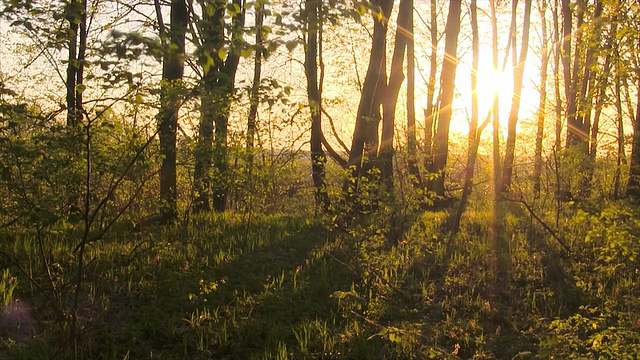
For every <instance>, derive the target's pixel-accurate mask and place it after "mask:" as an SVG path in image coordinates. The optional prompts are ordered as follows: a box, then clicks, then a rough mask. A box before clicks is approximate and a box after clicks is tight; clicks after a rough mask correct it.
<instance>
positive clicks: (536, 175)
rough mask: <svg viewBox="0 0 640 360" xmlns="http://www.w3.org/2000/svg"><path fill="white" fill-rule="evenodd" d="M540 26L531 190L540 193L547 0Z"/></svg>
mask: <svg viewBox="0 0 640 360" xmlns="http://www.w3.org/2000/svg"><path fill="white" fill-rule="evenodd" d="M540 21H541V28H542V49H541V52H542V59H541V60H540V102H539V104H538V124H537V131H536V148H535V155H534V165H533V192H534V195H535V196H536V197H538V196H539V195H540V176H541V175H542V140H543V139H544V120H545V117H546V115H547V67H548V63H549V48H548V47H547V41H548V39H547V0H542V4H541V8H540Z"/></svg>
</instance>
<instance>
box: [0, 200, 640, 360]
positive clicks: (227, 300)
mask: <svg viewBox="0 0 640 360" xmlns="http://www.w3.org/2000/svg"><path fill="white" fill-rule="evenodd" d="M476 206H477V207H478V208H471V209H470V210H469V211H468V213H467V215H466V218H465V221H464V222H463V224H462V229H461V232H460V234H459V235H458V236H456V237H455V238H452V240H450V238H448V237H447V236H445V235H443V234H442V233H441V231H440V229H439V226H440V224H442V223H443V221H444V220H445V219H446V216H447V213H446V212H426V213H424V214H420V215H415V216H413V217H412V218H411V219H405V225H406V228H404V229H403V231H402V236H401V238H400V241H399V242H398V244H395V245H391V244H390V243H389V241H388V237H389V220H388V216H387V215H388V214H386V215H385V214H371V215H368V216H363V217H362V218H361V219H356V221H355V222H354V223H353V224H352V225H351V226H350V227H349V228H348V229H336V228H334V227H333V226H332V225H330V224H331V222H330V221H327V220H324V219H321V218H318V217H314V216H312V215H297V216H290V215H270V216H262V215H260V216H259V215H253V216H249V215H247V214H245V215H233V214H224V215H216V216H213V215H211V216H207V217H199V218H197V219H195V220H192V221H191V222H190V223H189V225H188V226H176V227H173V228H170V229H159V228H154V227H149V228H146V229H145V228H143V229H141V231H138V232H133V231H131V230H127V229H125V228H124V227H123V229H120V230H118V231H114V232H112V233H110V234H109V236H108V237H107V238H105V239H103V240H101V241H98V242H95V243H92V244H90V246H89V247H88V248H87V252H88V253H87V255H86V260H87V264H86V267H85V269H84V275H83V282H82V285H81V287H80V292H79V304H78V324H79V325H80V326H81V327H80V329H81V330H80V331H79V334H80V337H79V338H78V339H79V341H78V342H77V344H78V347H77V353H76V354H78V357H79V358H86V359H88V358H92V359H93V358H95V359H98V358H100V359H424V358H434V359H549V358H553V359H565V358H581V359H600V358H602V359H623V358H628V359H636V358H639V355H640V284H639V282H638V274H639V270H640V265H638V261H637V256H638V255H640V241H639V240H638V239H639V236H640V216H638V213H637V210H635V209H634V207H632V206H630V205H628V204H624V203H612V204H608V205H606V206H603V207H602V208H601V209H598V210H597V211H593V212H588V211H583V210H581V209H578V208H577V207H575V206H573V205H567V208H566V209H563V217H562V219H561V220H560V222H558V223H557V224H553V223H552V221H551V219H547V220H549V221H550V224H551V225H550V226H552V227H553V228H554V229H562V231H558V232H557V233H556V234H554V236H557V237H558V238H560V239H562V240H563V241H564V242H565V243H566V244H567V245H568V246H569V247H570V249H571V253H566V251H564V250H563V248H562V246H560V245H559V244H558V241H557V239H556V238H555V237H554V236H552V235H550V234H549V233H548V231H546V230H545V229H543V228H542V227H541V226H540V224H539V223H537V222H536V220H534V219H533V218H532V217H531V216H530V214H528V213H527V212H525V211H524V210H523V209H522V208H521V207H519V206H518V205H517V204H510V205H508V206H507V208H506V212H505V215H504V216H505V217H504V222H503V225H502V226H501V227H500V228H499V231H500V233H499V234H496V229H495V228H493V227H492V225H491V224H492V219H491V217H492V212H490V211H486V210H479V208H484V207H483V206H482V205H481V204H479V205H476ZM550 216H551V215H549V217H550ZM556 225H557V227H556ZM585 225H587V226H585ZM72 233H73V232H72V231H66V232H65V231H57V232H53V231H52V232H50V233H47V234H40V235H37V236H36V235H34V234H32V233H30V232H28V231H25V232H24V233H18V234H16V233H15V232H14V233H11V234H9V233H6V234H3V236H4V239H3V242H2V244H1V245H0V249H1V250H2V254H5V255H7V254H10V256H11V259H12V261H14V262H9V261H5V260H7V259H8V257H7V256H4V257H2V260H1V261H2V263H1V264H2V265H3V267H6V268H7V269H8V270H6V271H5V272H4V276H3V278H2V279H1V282H0V295H2V297H1V298H0V299H1V300H3V301H4V303H5V304H8V305H7V306H5V308H4V310H3V313H2V316H1V317H0V335H1V336H2V337H1V339H2V340H1V342H0V356H1V357H2V358H3V359H41V358H42V359H48V358H67V357H68V356H69V354H70V351H71V350H70V348H71V345H70V342H69V340H68V339H69V334H70V331H72V330H71V329H70V327H69V321H68V320H67V321H64V320H60V319H59V318H56V315H55V311H54V308H55V306H53V305H51V303H50V300H51V298H52V297H53V295H52V294H57V295H58V297H57V298H55V300H54V302H53V303H55V304H65V303H71V300H72V299H73V297H74V295H75V288H74V287H73V286H72V285H69V284H70V283H71V284H73V279H74V276H75V274H76V273H75V272H74V269H76V268H77V264H76V263H74V261H73V256H71V254H72V252H71V251H72V247H71V248H70V246H69V236H71V235H70V234H72ZM500 243H502V244H506V245H505V246H506V247H504V248H500V245H499V244H500ZM39 244H43V246H44V247H43V249H44V250H45V251H44V253H45V256H44V257H38V256H37V254H38V253H39V249H40V246H39ZM43 259H46V260H47V261H46V264H47V266H44V265H45V263H44V262H43ZM18 266H20V268H21V269H22V270H24V271H25V272H24V273H21V272H20V271H19V270H18V269H19V268H18ZM45 269H48V270H49V271H48V272H47V271H45ZM29 278H31V280H29ZM36 284H44V285H36ZM38 286H42V287H43V289H38ZM49 287H51V289H49ZM18 303H19V304H22V305H21V306H22V307H21V308H20V307H18V306H16V305H15V304H18ZM12 304H13V305H12ZM61 308H62V306H61ZM18 315H19V316H18ZM20 316H23V317H24V318H20Z"/></svg>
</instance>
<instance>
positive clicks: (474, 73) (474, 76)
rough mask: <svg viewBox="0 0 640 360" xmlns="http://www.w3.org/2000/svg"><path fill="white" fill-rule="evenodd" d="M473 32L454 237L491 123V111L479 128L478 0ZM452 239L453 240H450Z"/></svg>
mask: <svg viewBox="0 0 640 360" xmlns="http://www.w3.org/2000/svg"><path fill="white" fill-rule="evenodd" d="M471 34H472V40H471V42H472V45H471V48H472V53H473V64H472V70H471V122H470V124H469V144H468V146H469V150H468V155H467V166H466V168H465V173H464V186H463V188H462V196H461V197H460V202H458V207H457V208H456V211H455V212H454V213H453V215H452V216H451V218H450V219H449V222H448V224H447V229H448V231H449V232H450V233H451V235H452V238H451V239H453V236H455V235H456V234H457V233H458V231H459V229H460V221H461V219H462V214H463V213H464V212H465V210H466V208H467V204H468V202H469V196H470V195H471V190H472V189H473V174H474V170H475V166H476V159H477V156H478V147H479V146H480V135H481V134H482V131H483V130H484V128H485V127H486V126H487V125H488V124H489V121H490V117H489V116H490V115H491V114H490V113H489V116H488V117H487V119H486V120H485V121H484V122H483V124H482V125H480V128H478V119H479V113H478V93H477V90H478V64H479V62H480V34H479V32H478V7H477V0H471ZM450 241H452V240H450Z"/></svg>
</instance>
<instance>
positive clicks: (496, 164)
mask: <svg viewBox="0 0 640 360" xmlns="http://www.w3.org/2000/svg"><path fill="white" fill-rule="evenodd" d="M490 6H491V48H492V54H493V71H494V72H496V73H497V72H498V71H499V65H498V18H497V15H496V0H491V1H490ZM499 100H500V99H499V93H498V90H497V89H496V90H494V92H493V111H492V112H493V117H492V128H493V129H492V130H493V134H492V135H493V136H492V138H493V153H492V154H493V188H494V196H495V197H496V198H497V196H498V193H499V190H500V180H501V175H502V171H501V170H500V169H501V164H500V105H499V104H500V103H499Z"/></svg>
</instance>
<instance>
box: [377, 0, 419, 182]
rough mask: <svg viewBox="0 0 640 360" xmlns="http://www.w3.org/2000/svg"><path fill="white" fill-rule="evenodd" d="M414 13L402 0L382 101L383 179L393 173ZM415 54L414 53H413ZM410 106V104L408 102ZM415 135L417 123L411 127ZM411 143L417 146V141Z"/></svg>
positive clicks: (381, 155) (408, 3)
mask: <svg viewBox="0 0 640 360" xmlns="http://www.w3.org/2000/svg"><path fill="white" fill-rule="evenodd" d="M412 13H413V3H412V2H411V1H407V0H400V5H399V10H398V20H397V22H398V25H397V27H396V36H395V44H394V47H393V55H392V57H391V69H390V71H389V83H388V84H387V86H386V87H385V94H384V98H383V101H382V108H383V112H382V142H381V144H380V164H381V171H382V177H383V179H387V180H389V179H391V177H392V175H393V137H394V128H395V116H396V105H397V103H398V93H399V91H400V86H401V85H402V82H403V81H404V70H403V61H404V57H405V49H406V48H407V44H408V42H409V41H410V39H411V38H412V34H413V29H412V28H411V23H410V21H411V15H412ZM412 56H413V54H412ZM407 106H409V104H407ZM409 131H410V133H411V134H413V137H415V125H414V126H412V127H411V128H410V129H409ZM411 143H412V144H413V146H414V147H415V141H414V140H412V141H411Z"/></svg>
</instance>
